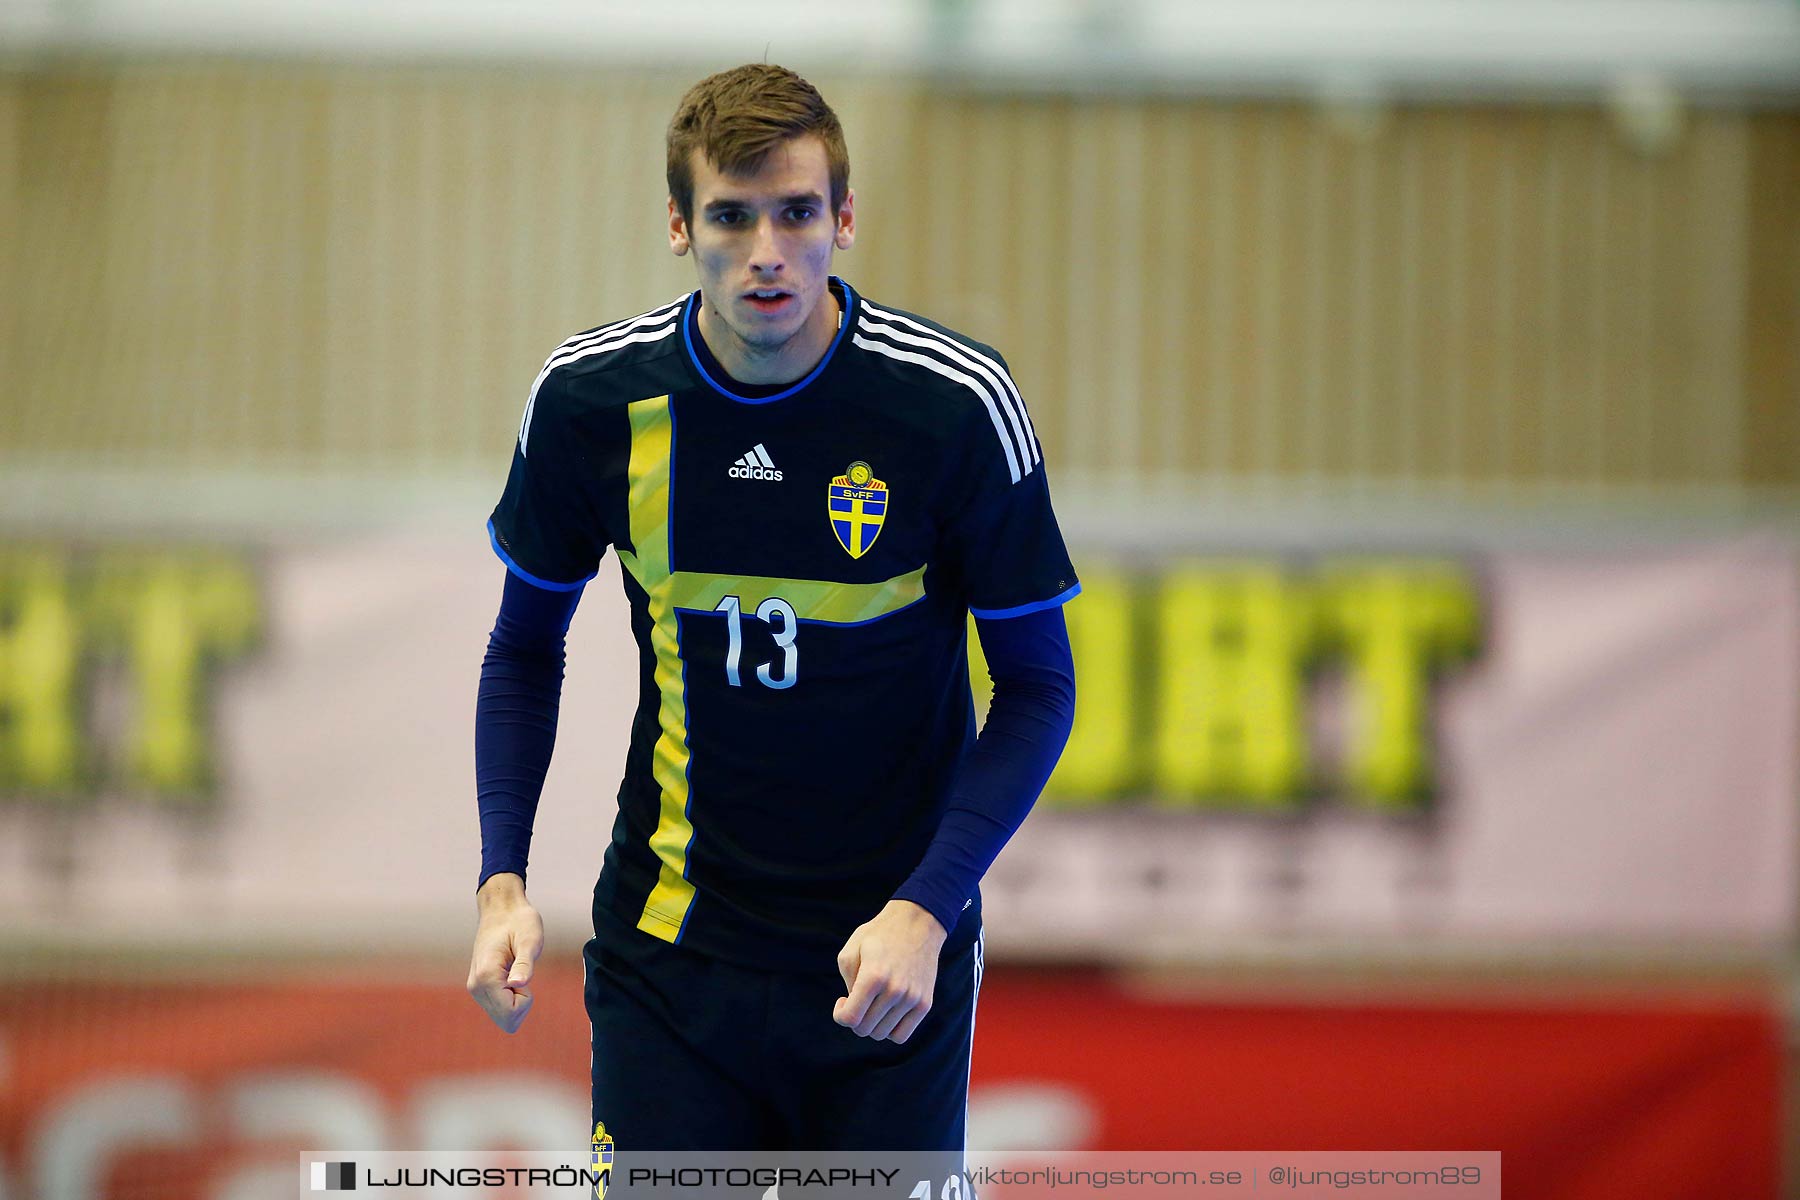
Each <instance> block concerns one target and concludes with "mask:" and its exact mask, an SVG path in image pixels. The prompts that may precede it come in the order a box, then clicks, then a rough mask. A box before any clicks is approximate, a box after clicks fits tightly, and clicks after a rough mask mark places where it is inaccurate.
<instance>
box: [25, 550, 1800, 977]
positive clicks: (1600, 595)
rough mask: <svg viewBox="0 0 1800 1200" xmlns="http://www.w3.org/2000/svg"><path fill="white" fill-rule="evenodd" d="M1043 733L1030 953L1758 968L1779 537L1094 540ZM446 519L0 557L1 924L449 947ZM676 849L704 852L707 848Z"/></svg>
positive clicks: (574, 670)
mask: <svg viewBox="0 0 1800 1200" xmlns="http://www.w3.org/2000/svg"><path fill="white" fill-rule="evenodd" d="M1083 549H1084V548H1083V547H1081V546H1077V547H1076V560H1077V563H1078V564H1079V565H1080V567H1081V570H1082V573H1083V577H1084V581H1085V583H1086V589H1085V591H1084V594H1083V596H1082V597H1081V598H1079V599H1078V600H1076V601H1075V602H1074V603H1073V604H1072V605H1070V606H1069V608H1068V609H1067V610H1066V611H1067V614H1068V617H1069V620H1070V624H1071V631H1072V635H1073V637H1074V640H1075V645H1076V652H1077V674H1078V690H1079V692H1080V712H1079V716H1078V724H1077V729H1076V734H1075V737H1074V739H1073V741H1072V742H1071V745H1070V747H1069V750H1068V752H1067V754H1066V755H1065V758H1064V763H1063V766H1062V767H1061V768H1059V772H1058V776H1057V778H1056V780H1054V781H1053V793H1052V794H1051V795H1049V796H1047V797H1046V798H1045V799H1044V800H1043V801H1041V802H1040V804H1039V806H1038V809H1037V810H1036V811H1035V812H1034V813H1033V815H1032V816H1031V818H1030V820H1029V821H1028V822H1027V824H1026V827H1025V829H1024V830H1023V831H1022V832H1021V833H1020V835H1019V836H1018V838H1017V839H1015V841H1014V843H1013V844H1012V845H1011V846H1010V847H1009V848H1008V849H1007V851H1006V852H1005V853H1004V854H1003V855H1002V857H1001V860H1000V861H999V863H997V864H996V866H995V868H994V870H993V872H992V873H991V874H990V876H989V881H988V883H987V884H986V885H985V891H986V894H987V898H988V900H987V903H988V922H989V937H990V945H991V946H993V947H994V948H995V949H996V950H997V951H1001V952H1004V951H1006V950H1008V949H1010V950H1014V951H1031V952H1036V953H1045V954H1051V955H1069V954H1081V955H1103V956H1110V955H1130V956H1137V955H1142V954H1145V953H1152V954H1162V953H1166V954H1171V955H1175V956H1199V957H1205V956H1208V955H1218V954H1227V953H1231V954H1240V953H1250V954H1263V953H1269V954H1286V953H1299V952H1304V953H1312V952H1318V951H1321V950H1323V951H1325V952H1335V951H1352V952H1354V953H1357V954H1362V955H1374V956H1385V955H1391V956H1405V957H1412V956H1416V955H1419V954H1427V955H1433V954H1441V955H1449V956H1462V955H1468V954H1471V953H1474V954H1488V953H1498V954H1502V955H1505V954H1509V953H1514V952H1530V953H1541V952H1543V951H1545V950H1550V951H1554V952H1563V951H1566V952H1568V953H1570V954H1573V955H1576V956H1581V955H1584V954H1590V953H1592V954H1600V953H1610V952H1613V951H1616V950H1618V949H1619V948H1621V947H1623V948H1625V949H1627V950H1629V949H1632V948H1648V949H1650V950H1652V951H1655V950H1657V949H1658V948H1660V949H1662V950H1667V951H1672V952H1674V953H1677V954H1683V955H1689V956H1691V955H1694V954H1702V953H1706V952H1712V951H1719V952H1726V953H1732V954H1736V953H1749V954H1753V955H1754V954H1762V953H1779V952H1780V951H1781V949H1782V948H1783V943H1784V940H1785V939H1787V938H1788V937H1789V936H1790V934H1791V931H1792V929H1793V927H1794V922H1793V915H1794V895H1795V845H1796V832H1797V830H1796V805H1795V795H1796V792H1795V782H1796V778H1797V777H1800V769H1797V764H1796V732H1797V730H1800V708H1797V701H1796V697H1797V696H1800V595H1797V591H1800V589H1797V579H1800V576H1797V575H1796V570H1795V567H1796V564H1795V561H1794V554H1793V551H1792V548H1791V547H1790V546H1788V545H1787V544H1786V543H1784V542H1780V541H1777V540H1773V539H1769V540H1759V539H1747V540H1741V541H1731V542H1714V543H1705V544H1696V545H1692V546H1688V547H1682V548H1673V549H1657V550H1642V549H1633V550H1629V551H1618V552H1606V551H1604V550H1589V551H1585V552H1579V553H1577V552H1556V553H1541V552H1532V553H1523V552H1497V553H1491V554H1487V555H1483V556H1481V557H1478V558H1476V557H1471V558H1468V559H1456V558H1446V557H1444V556H1442V555H1430V556H1423V555H1422V556H1420V557H1418V558H1408V557H1406V556H1404V555H1398V556H1397V555H1395V554H1393V553H1391V552H1388V553H1384V554H1382V555H1380V556H1379V557H1369V558H1358V557H1356V556H1347V555H1342V554H1332V555H1329V556H1321V557H1319V558H1318V559H1316V560H1315V561H1305V560H1301V559H1297V558H1295V557H1294V556H1292V555H1290V554H1285V553H1284V554H1282V555H1280V556H1276V555H1270V556H1268V557H1267V558H1266V559H1264V558H1258V557H1257V556H1254V555H1245V554H1242V553H1236V554H1234V555H1232V556H1231V557H1230V558H1228V559H1210V558H1207V557H1205V556H1183V557H1180V558H1175V557H1170V558H1166V559H1163V560H1158V561H1154V562H1150V563H1147V564H1146V563H1137V564H1109V563H1108V562H1107V561H1106V560H1105V559H1104V558H1103V557H1102V556H1100V555H1097V554H1089V553H1084V552H1083ZM616 571H617V567H616V566H615V565H613V564H612V563H610V562H609V563H608V564H607V565H606V566H605V567H604V568H603V572H602V577H601V578H600V580H598V581H597V582H596V583H595V584H594V585H592V586H590V587H589V589H588V594H587V595H586V597H585V598H584V600H583V602H582V606H581V610H580V611H579V612H578V614H577V616H576V620H575V625H574V628H573V630H572V631H571V635H570V647H569V671H568V680H567V683H566V686H565V693H564V696H565V698H564V705H563V710H562V719H561V727H560V736H559V740H558V746H557V752H556V759H555V763H554V765H553V767H552V769H551V772H550V777H549V782H548V785H547V789H546V794H545V798H544V801H543V804H542V806H541V808H540V812H539V816H538V821H537V836H536V840H535V842H534V847H533V854H532V867H531V875H530V891H531V894H532V896H533V897H534V899H535V900H536V902H537V903H538V904H539V906H540V907H541V908H542V909H543V910H544V912H545V915H546V919H547V920H548V921H549V923H550V929H551V934H552V937H553V938H573V937H578V936H583V934H582V931H583V930H584V929H585V927H586V923H587V920H588V902H589V895H588V894H589V891H590V889H591V887H592V885H593V879H594V874H595V871H596V869H597V867H598V864H599V861H600V856H601V852H602V850H603V848H604V846H605V844H606V842H607V840H608V838H609V836H610V830H611V823H612V816H613V810H614V803H613V796H614V794H615V792H616V789H617V786H618V775H619V771H620V768H621V764H622V761H623V756H624V750H625V738H626V732H627V728H628V724H629V720H630V715H631V711H632V707H633V705H634V703H635V697H636V687H637V674H638V673H637V660H636V652H635V648H634V647H633V645H632V643H631V640H630V638H629V635H628V633H627V631H626V608H625V602H624V599H623V596H622V594H621V592H620V588H619V584H618V582H617V579H616V575H615V572H616ZM501 574H502V568H501V566H500V565H499V563H498V562H496V561H495V560H494V559H493V558H492V556H491V554H490V553H489V551H488V549H487V547H486V546H485V545H484V544H482V542H481V541H480V540H479V538H478V537H475V536H470V537H464V538H460V539H458V540H456V541H454V542H446V541H443V540H442V539H440V538H437V537H434V536H430V535H417V534H415V535H405V536H402V535H394V536H391V537H386V538H381V539H373V538H372V539H368V540H362V541H348V542H341V543H338V544H334V545H306V546H299V545H292V546H286V547H282V548H279V549H261V550H252V551H242V550H236V551H232V550H218V549H208V550H204V551H201V550H194V549H189V548H183V547H163V548H159V549H145V548H142V547H127V548H123V549H114V548H108V547H105V546H98V547H96V546H91V545H89V546H79V547H63V546H59V545H56V544H41V543H39V544H32V545H18V546H14V547H12V548H11V549H10V550H7V551H6V552H5V553H0V795H3V796H4V797H5V802H4V805H3V806H0V927H4V929H5V930H6V931H7V932H8V933H10V934H13V935H14V936H15V937H21V938H36V937H49V936H54V937H57V938H59V939H63V940H64V941H66V942H70V943H84V942H85V943H93V944H106V945H138V944H147V945H150V946H169V945H187V946H201V947H211V946H225V947H229V948H234V949H239V948H250V947H260V946H265V945H266V946H270V947H271V948H276V949H285V948H292V947H295V946H299V945H307V944H315V945H317V946H320V947H322V948H341V947H343V946H344V945H345V939H346V938H349V939H353V941H352V942H351V943H350V944H353V945H356V946H375V945H389V946H400V947H420V946H430V947H432V948H447V947H453V946H460V945H462V944H463V943H464V942H465V941H466V938H467V936H468V934H469V932H470V931H471V929H472V919H473V899H472V893H473V888H474V884H475V879H476V873H477V867H478V858H479V853H478V834H477V826H476V818H475V804H474V799H473V751H472V728H473V709H474V694H475V684H476V678H477V674H478V671H479V664H480V660H481V656H482V653H483V650H484V647H485V643H486V635H487V631H488V629H489V628H490V627H491V625H492V622H493V614H494V610H495V608H496V606H497V603H498V597H499V590H500V582H501ZM702 836H704V834H702Z"/></svg>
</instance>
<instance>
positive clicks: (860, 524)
mask: <svg viewBox="0 0 1800 1200" xmlns="http://www.w3.org/2000/svg"><path fill="white" fill-rule="evenodd" d="M889 497H890V493H889V492H888V485H887V484H885V483H883V482H881V480H879V479H877V478H875V472H874V471H873V470H871V469H870V467H869V464H868V463H866V462H862V461H861V460H858V461H856V462H853V463H851V464H850V465H849V466H847V467H845V468H844V473H843V474H842V475H839V476H837V477H836V478H834V479H833V480H832V481H831V487H830V489H829V492H828V496H827V499H826V507H827V510H828V515H829V516H830V518H831V532H832V533H834V534H836V535H837V540H838V545H840V546H842V547H843V548H844V549H845V550H846V551H848V552H849V554H850V557H851V558H861V557H862V556H863V555H865V554H867V553H868V552H869V547H870V546H873V545H874V544H875V539H876V538H878V537H880V536H881V523H882V522H883V521H885V520H887V508H888V500H889Z"/></svg>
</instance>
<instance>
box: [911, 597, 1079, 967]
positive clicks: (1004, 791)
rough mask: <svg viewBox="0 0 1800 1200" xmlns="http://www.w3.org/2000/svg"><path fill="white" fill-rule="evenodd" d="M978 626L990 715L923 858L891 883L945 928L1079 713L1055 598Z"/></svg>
mask: <svg viewBox="0 0 1800 1200" xmlns="http://www.w3.org/2000/svg"><path fill="white" fill-rule="evenodd" d="M976 627H977V629H978V630H979V631H980V633H981V642H982V647H983V649H985V650H986V651H987V658H988V666H989V668H990V670H991V671H992V673H993V677H994V699H993V702H992V703H991V704H990V705H989V706H988V716H987V723H986V724H985V725H984V726H983V727H982V730H981V735H980V736H979V737H978V738H976V739H975V745H974V747H973V748H972V749H971V750H970V751H969V756H968V757H967V758H966V759H965V760H964V762H963V764H962V767H961V769H960V771H959V772H958V774H957V777H956V781H955V783H954V785H953V786H952V788H951V793H950V802H949V805H948V807H947V808H946V810H945V812H944V815H943V818H942V820H940V822H939V823H938V829H937V833H936V835H935V836H934V837H933V838H932V841H931V845H930V846H929V847H928V848H927V849H926V851H925V856H924V858H922V859H921V860H920V862H919V866H918V868H917V869H916V870H914V871H913V873H912V875H911V876H909V877H908V878H907V880H906V882H905V883H904V884H902V885H901V886H900V888H899V890H898V891H896V892H895V893H894V899H896V900H910V901H912V902H913V903H915V904H917V905H919V906H920V907H921V908H924V909H925V910H926V911H927V912H929V913H931V915H932V916H934V917H936V918H937V919H938V922H939V924H941V925H943V927H944V929H945V931H946V932H948V931H949V930H952V929H954V928H955V927H956V923H957V920H958V918H959V916H960V914H961V913H962V910H963V907H964V905H965V904H966V903H967V902H968V900H969V898H970V897H972V896H973V895H974V894H975V889H976V886H977V885H978V884H979V883H980V881H981V877H982V876H983V875H985V874H987V869H988V867H989V866H991V865H992V864H993V861H994V859H995V857H997V856H998V855H999V853H1000V850H1001V848H1002V847H1003V846H1005V845H1006V843H1007V841H1008V840H1009V839H1011V837H1012V835H1013V834H1014V833H1016V832H1017V831H1018V828H1019V826H1020V825H1021V824H1023V823H1024V820H1025V816H1026V814H1027V813H1029V812H1030V811H1031V807H1032V805H1033V804H1035V803H1036V802H1037V797H1038V793H1040V792H1041V791H1043V789H1044V783H1045V782H1046V781H1047V780H1048V779H1049V778H1050V772H1051V770H1052V769H1053V768H1054V767H1055V766H1056V760H1057V758H1058V757H1059V756H1060V755H1061V754H1062V749H1063V746H1064V745H1066V744H1067V742H1068V740H1069V730H1070V729H1071V728H1072V727H1073V724H1074V720H1075V666H1074V662H1073V659H1072V656H1071V654H1070V652H1069V639H1068V631H1067V628H1066V626H1065V625H1064V623H1063V617H1062V610H1061V609H1060V608H1053V609H1048V610H1045V611H1043V612H1037V613H1031V614H1028V615H1026V616H1022V617H1011V618H1006V619H1001V620H982V619H980V618H977V620H976Z"/></svg>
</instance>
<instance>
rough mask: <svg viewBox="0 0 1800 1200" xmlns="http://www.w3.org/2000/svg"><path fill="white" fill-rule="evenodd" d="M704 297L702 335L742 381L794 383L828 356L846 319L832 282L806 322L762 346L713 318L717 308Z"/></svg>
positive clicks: (701, 308)
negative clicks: (780, 340)
mask: <svg viewBox="0 0 1800 1200" xmlns="http://www.w3.org/2000/svg"><path fill="white" fill-rule="evenodd" d="M700 299H701V304H700V316H699V324H700V336H701V338H702V339H704V340H705V342H706V348H707V349H708V350H710V351H712V356H713V357H714V358H716V359H718V360H719V365H720V366H721V367H724V368H725V373H726V374H727V375H729V376H731V377H732V378H733V379H735V380H737V381H738V382H739V383H752V384H777V383H792V382H794V381H795V380H796V379H799V378H801V377H802V376H804V375H805V374H806V373H807V372H808V371H810V370H812V369H813V368H814V367H815V366H817V365H818V363H819V360H820V359H821V358H824V357H825V351H826V350H828V349H829V348H830V347H831V340H832V338H834V337H836V336H837V327H838V322H839V321H840V320H842V311H843V310H842V308H841V307H840V306H839V304H838V298H837V293H835V292H834V291H832V289H831V288H830V287H829V286H828V287H826V289H825V295H824V297H823V298H822V299H821V300H820V301H819V303H818V306H817V307H816V308H814V309H813V312H812V315H811V316H809V317H808V318H807V320H806V324H805V325H802V326H801V327H800V329H799V330H798V331H797V332H796V333H795V334H794V336H793V337H791V338H789V339H788V340H787V341H786V342H784V343H782V344H781V345H780V346H777V347H776V348H774V349H773V350H761V349H759V348H757V347H755V346H752V345H749V344H748V343H746V342H745V341H744V340H743V339H742V338H740V337H738V336H737V335H736V334H735V333H733V332H732V331H731V330H730V328H728V327H727V326H726V325H725V324H724V323H723V322H720V321H715V320H713V319H711V318H710V317H709V314H710V313H711V312H712V311H713V310H712V308H711V307H710V306H709V305H707V304H706V303H705V301H706V297H705V295H704V294H702V295H701V297H700Z"/></svg>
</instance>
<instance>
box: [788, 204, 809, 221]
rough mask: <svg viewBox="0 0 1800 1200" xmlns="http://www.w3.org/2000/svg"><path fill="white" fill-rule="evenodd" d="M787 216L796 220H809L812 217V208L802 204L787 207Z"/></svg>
mask: <svg viewBox="0 0 1800 1200" xmlns="http://www.w3.org/2000/svg"><path fill="white" fill-rule="evenodd" d="M788 216H789V217H791V218H793V219H794V220H796V221H810V220H812V218H813V210H812V209H810V208H806V207H804V206H801V207H796V208H790V209H788Z"/></svg>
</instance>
